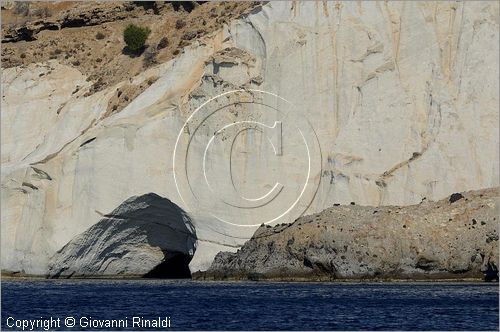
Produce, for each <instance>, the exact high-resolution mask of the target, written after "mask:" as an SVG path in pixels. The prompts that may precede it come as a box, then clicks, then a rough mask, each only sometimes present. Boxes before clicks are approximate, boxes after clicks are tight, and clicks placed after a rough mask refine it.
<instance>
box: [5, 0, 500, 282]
mask: <svg viewBox="0 0 500 332" xmlns="http://www.w3.org/2000/svg"><path fill="white" fill-rule="evenodd" d="M498 10H499V7H498V3H496V2H463V3H449V2H442V3H436V2H393V3H388V2H369V3H358V2H345V3H344V2H343V3H335V2H325V3H320V2H276V3H275V2H271V3H267V4H265V5H264V6H262V8H261V9H258V10H255V11H254V12H253V13H251V14H249V15H247V16H245V17H242V18H240V19H238V20H235V21H233V22H231V23H229V24H228V25H226V26H225V28H224V29H223V31H219V32H217V33H215V34H213V35H212V36H209V37H207V38H205V39H203V40H200V41H198V42H195V43H194V44H192V45H191V46H188V47H186V48H185V49H184V50H183V52H182V53H181V54H179V56H178V57H177V58H175V59H173V60H172V61H170V62H168V63H164V64H161V65H159V66H157V67H155V68H153V69H151V70H149V71H147V72H145V73H143V74H141V75H139V76H138V77H135V78H133V79H132V80H131V82H122V83H120V84H118V85H117V86H114V87H111V88H109V89H107V90H104V91H101V92H98V93H96V94H92V95H90V96H86V92H88V91H89V87H88V84H87V83H85V80H84V78H83V77H81V75H80V74H78V73H76V72H75V71H74V70H73V69H70V68H67V67H65V66H61V65H58V64H56V63H54V62H52V63H50V64H49V66H50V68H51V69H43V68H44V66H45V67H46V66H47V65H43V64H38V65H33V66H30V67H28V68H20V67H19V68H11V69H7V70H4V74H3V75H2V87H3V96H2V98H3V104H2V149H1V150H2V192H1V195H2V197H1V198H2V199H1V204H2V206H1V213H2V226H1V227H2V232H1V233H2V241H1V242H2V264H3V265H2V269H3V270H7V271H21V272H24V273H28V274H44V273H46V272H47V266H48V260H49V258H50V257H51V256H52V255H53V254H54V253H55V252H56V251H57V250H59V249H61V248H62V247H63V246H64V245H65V244H66V243H67V242H68V241H70V240H71V239H72V238H73V237H74V236H76V235H77V234H80V233H82V232H83V231H85V230H86V229H88V228H89V227H91V226H92V225H94V224H95V223H97V222H98V221H99V220H100V219H101V218H102V214H103V213H105V212H106V211H111V210H113V209H114V208H115V207H116V206H118V205H119V204H120V203H121V202H123V201H124V200H125V199H127V198H128V197H130V196H133V195H138V194H139V195H140V194H143V193H148V192H156V193H158V194H159V195H161V196H163V197H168V198H169V199H170V200H171V201H172V202H174V203H175V204H177V205H179V206H180V207H181V208H182V209H184V210H186V211H187V212H189V213H190V215H192V217H193V223H194V225H195V227H196V230H197V236H198V250H197V252H196V255H195V257H194V258H193V260H192V262H191V269H192V270H194V271H197V270H204V269H206V268H208V267H209V265H210V263H211V261H212V259H213V257H214V255H215V254H216V253H217V252H218V251H220V250H232V251H235V250H236V249H237V248H239V247H240V246H241V245H242V244H243V243H244V242H245V241H246V240H247V239H249V238H250V237H251V235H252V234H253V232H254V231H255V229H257V227H258V226H257V225H259V224H261V223H263V222H269V224H276V223H288V222H292V221H293V220H295V219H296V218H297V217H298V216H300V214H302V213H306V214H311V213H315V212H318V211H321V210H323V209H325V208H327V207H330V206H332V205H333V204H334V203H349V202H351V201H354V202H356V203H357V204H361V205H373V206H379V205H408V204H416V203H418V202H420V201H421V200H422V199H423V198H424V197H425V198H427V199H428V200H438V199H441V198H443V197H446V196H448V195H450V194H451V193H453V192H461V191H466V190H473V189H481V188H489V187H495V186H498V136H499V129H498V120H499V118H498V89H499V84H498V75H499V73H498V64H499V61H498V60H499V59H498V53H499V50H498V37H499V36H498ZM42 70H45V71H47V73H46V74H45V75H42V76H40V73H41V71H42ZM49 71H50V72H51V74H50V75H48V72H49ZM68 75H69V76H68ZM63 76H68V77H69V79H68V80H67V81H65V82H61V81H60V79H59V78H60V77H63ZM152 76H155V77H159V78H158V80H157V81H156V82H155V83H154V84H152V85H151V86H150V87H149V88H147V89H146V90H145V91H144V92H143V93H141V94H140V95H139V96H138V97H137V98H135V99H134V100H133V101H132V102H131V103H130V104H129V105H128V106H127V107H126V108H125V109H123V110H122V111H121V112H119V113H116V114H111V115H110V114H108V113H107V112H106V110H107V106H108V101H109V100H110V98H112V96H113V94H114V93H115V91H116V89H117V88H119V87H120V86H122V85H123V84H130V83H132V84H140V83H141V82H143V81H145V80H148V79H149V78H150V77H152ZM16 77H23V79H16ZM26 82H31V83H30V84H32V85H33V86H35V87H36V89H34V88H31V87H29V86H27V83H26ZM58 82H59V83H58ZM77 85H78V86H81V87H80V88H79V90H78V91H76V92H75V93H73V92H74V91H75V90H76V86H77ZM54 86H57V87H59V88H56V89H54ZM73 87H74V88H73ZM33 89H34V90H33ZM235 89H257V90H261V91H265V93H262V92H255V91H254V92H253V93H246V94H241V95H240V96H236V97H235V100H231V98H227V100H225V99H224V98H226V96H229V95H224V96H222V97H220V98H216V99H214V100H211V98H213V97H215V96H218V95H220V94H222V93H225V92H228V91H231V90H235ZM32 90H33V91H32ZM22 91H27V93H28V95H29V96H36V98H37V100H39V101H40V103H34V102H33V103H31V102H28V101H27V99H26V98H21V97H20V96H21V93H22ZM30 91H32V92H30ZM33 98H34V97H33ZM49 98H51V99H49ZM238 98H240V99H238ZM249 101H250V102H249ZM205 102H208V103H207V104H206V105H204V103H205ZM229 102H233V103H232V104H228V103H229ZM56 104H57V105H56ZM259 105H260V106H259ZM205 106H209V107H211V109H212V110H214V113H213V114H212V113H203V112H206V110H207V108H205ZM228 106H231V107H228ZM199 107H201V108H200V110H199V113H196V114H198V115H200V116H201V115H203V116H206V115H207V114H210V116H208V117H207V119H208V120H207V121H206V122H201V120H202V119H203V117H201V118H198V119H196V118H193V117H191V116H192V115H193V114H195V111H196V110H197V109H198V108H199ZM20 110H22V111H20ZM226 110H227V111H226ZM215 111H216V112H215ZM193 119H195V120H197V121H198V122H195V123H194V124H193V122H192V120H193ZM304 119H306V120H307V121H305V120H304ZM245 121H246V122H245ZM250 121H253V123H254V124H255V123H259V124H261V125H260V126H261V127H260V129H262V130H252V129H250V130H244V131H243V130H241V131H237V130H236V129H235V128H233V129H235V132H232V133H233V134H235V133H236V132H237V135H236V136H235V137H236V138H235V139H234V140H227V138H228V137H229V136H231V135H226V134H224V133H222V132H218V131H219V130H220V129H221V128H222V127H223V126H224V125H227V124H231V123H235V122H238V123H248V122H250ZM280 121H281V126H282V137H281V138H282V139H281V140H279V138H278V136H276V135H275V136H273V135H274V134H275V133H276V132H275V130H276V128H278V127H279V126H278V127H276V126H274V125H275V123H276V122H280ZM186 123H187V125H185V124H186ZM299 123H300V124H303V125H304V126H302V127H301V128H299V129H297V128H295V125H297V124H299ZM200 124H201V125H200ZM198 125H199V126H198ZM266 126H267V127H266ZM30 128H32V132H31V131H30ZM304 128H306V129H304ZM247 129H248V128H247ZM228 133H229V134H230V133H231V132H228ZM300 133H304V135H305V139H306V141H307V142H310V143H311V144H310V146H309V145H308V147H310V148H311V149H304V148H303V145H301V144H299V143H300ZM214 134H215V135H214ZM266 136H267V137H266ZM269 136H271V138H269ZM211 137H214V140H213V142H212V143H213V144H212V145H210V149H207V150H206V149H205V148H206V146H207V142H208V141H209V140H210V138H211ZM229 138H230V137H229ZM228 142H234V144H233V145H231V144H228ZM188 143H189V144H188ZM179 146H183V147H186V146H189V151H188V152H186V151H181V150H180V149H179V148H178V147H179ZM279 146H281V147H282V150H280V151H278V150H275V149H274V148H276V147H279ZM176 147H177V149H176ZM176 153H178V154H179V155H178V157H179V159H176V158H174V156H175V155H176ZM183 153H184V154H185V155H183ZM228 155H230V156H231V162H232V164H231V174H228V172H227V167H225V165H226V164H225V163H226V162H227V158H226V157H227V156H228ZM184 156H185V157H186V158H184V159H183V157H184ZM174 159H176V160H181V161H182V160H184V161H186V160H187V161H189V163H187V164H185V165H182V166H183V167H179V163H177V164H174V162H173V160H174ZM308 161H309V162H308ZM175 165H177V167H176V166H175ZM189 165H190V166H189ZM202 165H203V166H202ZM318 165H319V167H318ZM226 166H227V165H226ZM202 167H203V168H202ZM179 169H180V172H181V173H178V172H179ZM201 169H203V171H204V172H201V171H200V170H201ZM184 170H186V172H190V173H189V175H190V177H189V178H188V180H189V181H188V184H189V187H188V186H186V185H180V186H178V182H179V181H181V180H182V179H180V177H179V174H180V175H182V174H183V172H184ZM174 174H175V175H176V176H175V177H174ZM192 174H194V175H192ZM231 175H232V177H230V176H231ZM185 183H186V182H184V184H185ZM277 183H279V184H281V185H282V187H279V188H278V187H276V188H278V189H277V192H278V193H279V195H277V196H276V199H269V200H268V202H269V204H267V203H266V204H262V205H259V206H257V205H258V204H256V205H254V206H250V207H249V206H246V207H244V208H241V206H239V205H238V204H233V205H230V204H227V203H228V202H229V200H231V199H233V198H234V197H235V195H234V194H233V193H234V188H237V189H238V190H236V192H238V194H239V195H240V196H242V197H246V198H247V200H246V203H248V204H250V203H251V202H252V199H254V198H256V197H261V196H262V197H266V196H265V194H266V193H267V192H271V191H272V189H273V186H274V185H275V184H277ZM188 188H189V190H190V191H189V192H188V194H189V195H185V193H184V192H183V191H186V190H187V189H188ZM280 188H281V191H280ZM191 189H192V190H191ZM194 191H196V193H195V194H192V195H191V193H192V192H194ZM302 193H303V194H302ZM219 194H226V196H224V199H221V197H219ZM273 197H274V196H273ZM273 197H271V196H268V197H267V198H273ZM230 203H231V202H230ZM240 203H241V202H240ZM235 205H236V208H235ZM238 207H240V208H238Z"/></svg>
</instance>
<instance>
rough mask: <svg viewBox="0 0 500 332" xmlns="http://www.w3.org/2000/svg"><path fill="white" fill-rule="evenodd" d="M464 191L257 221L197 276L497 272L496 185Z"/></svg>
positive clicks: (458, 275) (296, 277) (322, 277)
mask: <svg viewBox="0 0 500 332" xmlns="http://www.w3.org/2000/svg"><path fill="white" fill-rule="evenodd" d="M464 196H465V198H464V199H462V200H459V201H457V202H455V203H453V204H450V202H449V201H448V199H443V200H441V201H439V202H427V201H425V202H423V203H421V204H418V205H412V206H407V207H395V206H386V207H365V206H358V205H356V206H351V205H347V206H337V207H332V208H329V209H326V210H324V211H322V212H320V213H318V214H314V215H310V216H304V217H302V218H300V219H298V220H297V221H295V222H294V223H292V224H287V225H278V226H275V227H272V228H271V227H266V226H262V227H260V228H259V229H258V230H257V232H256V233H255V234H254V236H253V237H252V239H250V240H249V241H248V242H247V243H245V245H244V246H243V247H242V248H241V249H240V250H238V252H236V253H229V252H221V253H219V254H218V255H217V256H216V257H215V260H214V262H213V264H212V266H211V267H210V269H209V270H208V271H206V272H202V273H197V274H196V277H197V278H200V279H203V278H206V279H281V280H300V279H306V280H335V279H350V278H352V279H363V278H370V279H371V278H380V279H407V278H408V279H438V278H449V279H458V278H482V277H483V276H484V275H485V274H487V277H488V278H493V277H496V278H498V233H497V229H498V220H497V218H498V204H499V203H498V188H495V189H487V190H479V191H471V192H467V193H464ZM486 272H488V273H486ZM495 273H496V276H495Z"/></svg>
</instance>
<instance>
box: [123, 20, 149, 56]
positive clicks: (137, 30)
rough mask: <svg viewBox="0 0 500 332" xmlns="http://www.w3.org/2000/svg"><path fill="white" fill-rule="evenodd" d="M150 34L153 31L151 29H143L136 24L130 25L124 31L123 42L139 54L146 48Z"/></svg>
mask: <svg viewBox="0 0 500 332" xmlns="http://www.w3.org/2000/svg"><path fill="white" fill-rule="evenodd" d="M150 33H151V30H149V28H142V27H138V26H137V25H134V24H129V25H128V26H127V27H126V28H125V30H123V40H124V41H125V43H126V44H127V47H128V49H129V50H131V51H133V52H137V51H139V50H141V49H142V48H143V47H144V44H145V43H146V39H148V36H149V34H150Z"/></svg>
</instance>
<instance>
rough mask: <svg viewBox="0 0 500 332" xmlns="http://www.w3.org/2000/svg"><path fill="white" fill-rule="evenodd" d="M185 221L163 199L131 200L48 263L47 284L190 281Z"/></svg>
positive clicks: (192, 235) (190, 241) (191, 242)
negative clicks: (95, 279)
mask: <svg viewBox="0 0 500 332" xmlns="http://www.w3.org/2000/svg"><path fill="white" fill-rule="evenodd" d="M195 250H196V232H195V229H194V227H193V225H192V223H191V218H190V217H189V216H188V215H187V214H186V213H185V212H184V211H183V210H182V209H181V208H179V207H178V206H177V205H175V204H174V203H172V202H171V201H169V200H168V199H166V198H162V197H160V196H158V195H156V194H153V193H150V194H146V195H142V196H135V197H131V198H129V199H128V200H126V201H125V202H123V204H121V205H120V206H119V207H117V208H116V209H115V210H113V212H111V213H110V214H108V215H105V216H104V218H103V219H101V220H100V221H99V222H98V223H96V224H95V225H93V226H92V227H90V228H89V229H88V230H86V231H85V232H83V233H82V234H80V235H78V236H76V237H75V238H74V239H72V240H71V241H70V242H69V243H68V244H66V245H65V246H64V247H63V248H62V249H61V250H59V251H58V252H57V253H56V254H55V255H54V257H52V259H51V261H50V262H49V272H48V275H49V277H51V278H62V277H63V278H70V277H131V276H135V277H164V278H187V277H190V272H189V267H188V264H189V262H190V261H191V258H192V257H193V255H194V252H195Z"/></svg>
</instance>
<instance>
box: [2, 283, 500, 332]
mask: <svg viewBox="0 0 500 332" xmlns="http://www.w3.org/2000/svg"><path fill="white" fill-rule="evenodd" d="M1 292H2V293H1V295H2V318H1V319H2V330H12V329H14V330H16V327H15V326H16V324H17V325H18V326H20V327H21V328H22V324H33V325H30V326H28V327H26V328H25V329H27V330H29V329H30V328H31V327H32V326H33V327H35V329H37V330H43V329H44V327H45V328H47V327H50V328H51V329H60V330H86V329H89V327H90V326H93V327H94V329H96V330H127V329H128V330H142V329H145V330H498V284H489V283H473V284H468V283H404V284H403V283H372V284H364V283H263V282H197V281H188V280H186V281H168V280H133V281H128V280H120V281H114V280H75V281H73V280H63V281H54V280H33V281H6V280H4V281H2V283H1ZM50 319H52V321H51V320H50ZM112 322H114V324H115V325H114V327H111V328H106V327H105V326H106V323H107V324H112ZM120 322H121V326H118V325H120V324H119V323H120ZM155 322H156V323H155ZM44 324H45V325H44ZM47 324H50V325H47ZM65 324H69V326H71V324H74V326H73V327H71V328H68V327H67V326H66V325H65ZM125 324H126V325H125ZM141 324H142V325H141ZM144 324H146V325H145V326H146V327H144ZM148 324H149V325H148ZM155 324H157V325H160V327H159V328H154V327H151V326H155ZM161 324H163V325H162V326H161ZM167 324H168V325H169V326H170V327H168V325H167ZM9 326H14V327H13V328H12V327H9ZM37 326H38V327H37ZM117 326H118V327H117ZM147 326H150V327H147ZM21 328H18V329H17V330H20V329H21Z"/></svg>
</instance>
